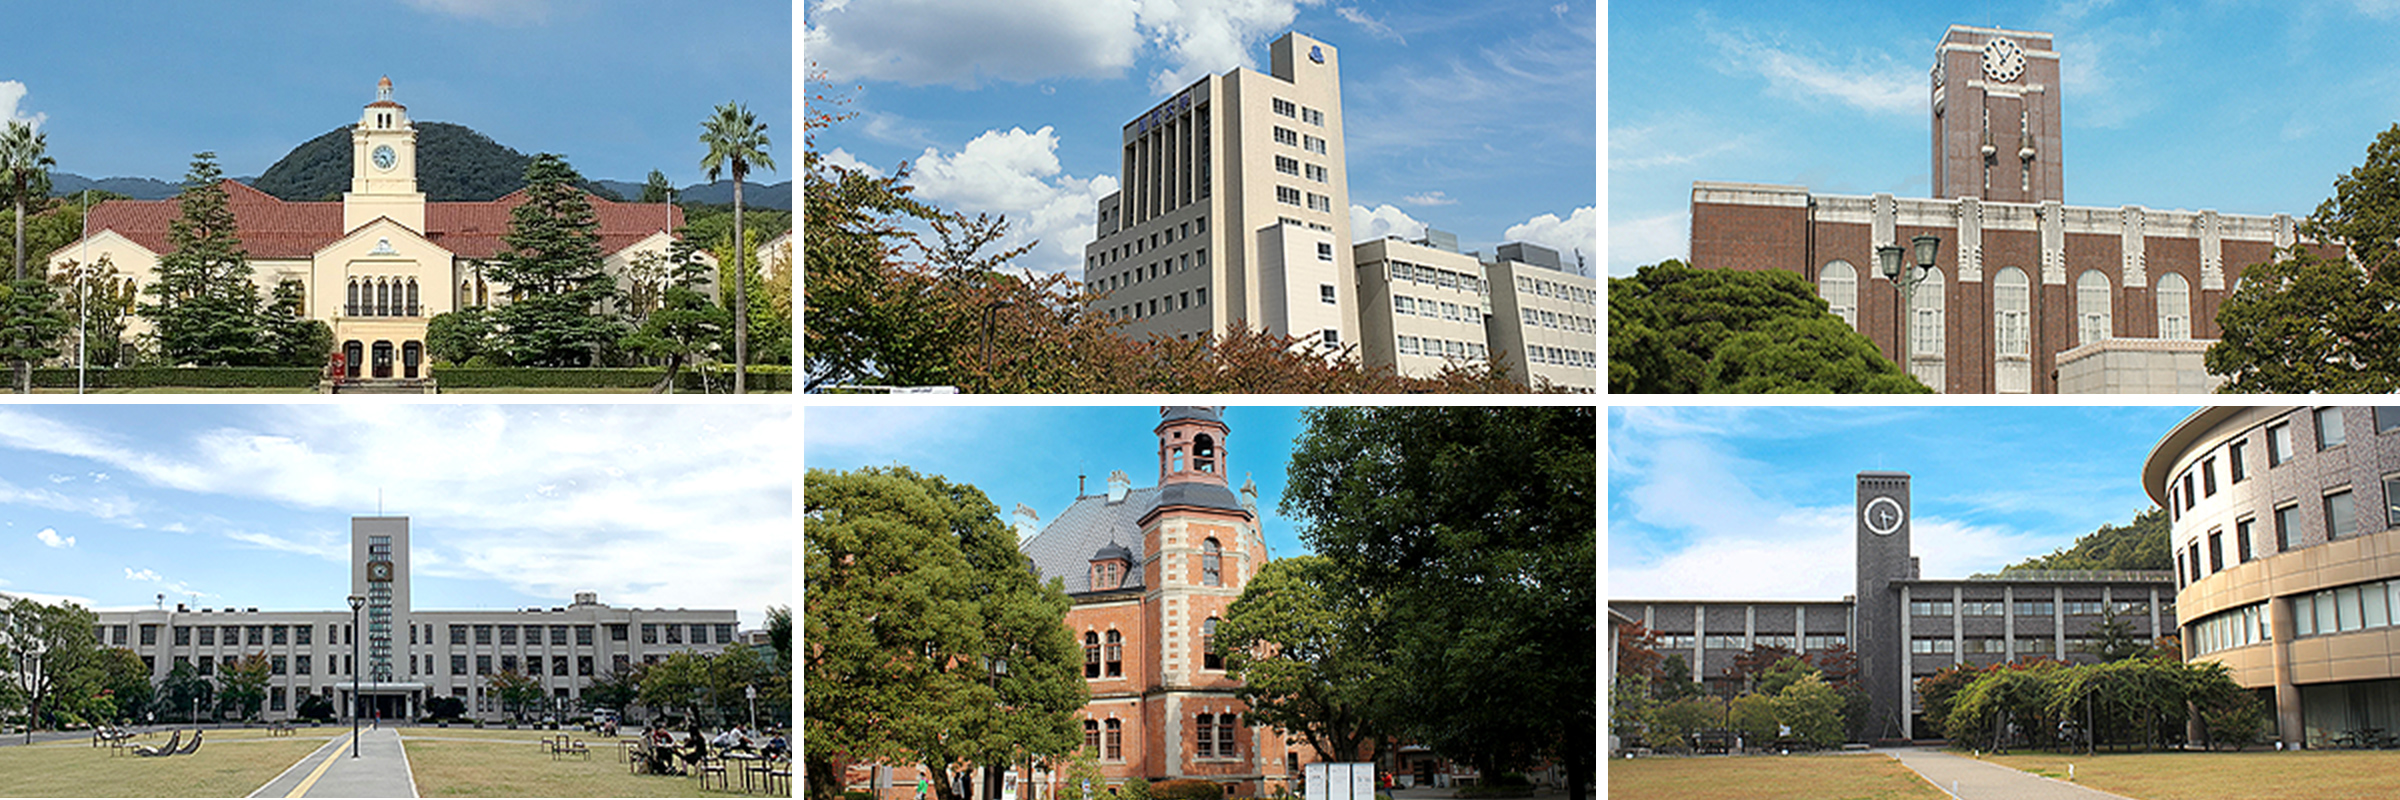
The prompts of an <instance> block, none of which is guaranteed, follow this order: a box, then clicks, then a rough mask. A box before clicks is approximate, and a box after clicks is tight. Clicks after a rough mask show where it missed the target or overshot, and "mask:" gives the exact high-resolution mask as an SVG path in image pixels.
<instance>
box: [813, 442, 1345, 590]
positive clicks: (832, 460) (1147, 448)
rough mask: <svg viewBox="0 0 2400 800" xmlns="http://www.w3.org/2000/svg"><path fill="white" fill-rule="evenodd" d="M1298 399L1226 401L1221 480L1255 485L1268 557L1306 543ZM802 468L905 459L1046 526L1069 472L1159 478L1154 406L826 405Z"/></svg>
mask: <svg viewBox="0 0 2400 800" xmlns="http://www.w3.org/2000/svg"><path fill="white" fill-rule="evenodd" d="M1300 411H1301V409H1298V408H1289V407H1264V408H1261V407H1248V406H1236V407H1232V408H1227V409H1226V410H1225V426H1226V429H1227V434H1226V439H1225V445H1224V447H1225V455H1226V459H1227V461H1226V464H1227V470H1226V472H1225V477H1226V478H1228V479H1230V480H1231V482H1232V485H1233V486H1234V487H1235V488H1237V489H1238V488H1240V487H1241V485H1242V480H1243V478H1245V477H1247V478H1249V479H1251V480H1255V481H1257V482H1258V511H1259V516H1260V519H1259V528H1260V530H1261V531H1262V532H1263V533H1264V534H1265V535H1266V539H1267V548H1268V550H1269V555H1270V556H1271V557H1275V558H1281V557H1284V556H1294V555H1300V554H1303V553H1307V552H1309V550H1308V548H1307V546H1306V545H1304V544H1302V543H1301V542H1300V537H1299V532H1298V531H1297V530H1295V529H1294V528H1293V525H1292V523H1291V522H1290V521H1289V520H1286V519H1284V518H1283V517H1282V515H1281V514H1279V513H1277V511H1276V510H1275V507H1276V504H1278V503H1281V502H1283V487H1284V470H1285V469H1286V467H1287V466H1288V465H1289V464H1290V463H1291V450H1292V440H1293V439H1294V438H1296V437H1298V436H1299V435H1300V433H1301V432H1302V431H1303V430H1304V429H1305V427H1304V426H1303V425H1302V423H1301V420H1300ZM806 416H807V419H806V425H805V433H804V434H803V435H804V436H806V437H807V444H806V445H805V450H806V451H807V459H808V468H809V469H826V470H837V471H846V470H854V469H859V468H862V467H889V466H893V465H901V466H906V467H909V468H911V469H914V470H916V471H918V472H920V473H925V474H931V475H944V476H948V477H949V478H950V479H951V480H953V481H957V482H961V483H967V484H972V485H974V486H975V488H977V489H981V490H983V494H984V496H985V497H989V498H991V501H992V505H995V506H998V507H999V508H1000V513H1001V515H1002V518H1003V520H1006V519H1007V518H1008V517H1009V515H1011V514H1014V513H1015V511H1016V508H1017V504H1019V503H1023V504H1025V505H1026V506H1028V507H1030V508H1032V509H1033V510H1034V512H1035V513H1037V514H1039V515H1041V519H1042V522H1043V524H1048V523H1049V521H1050V520H1054V519H1057V518H1058V515H1059V513H1060V512H1062V511H1065V510H1066V509H1067V506H1069V505H1073V504H1074V502H1075V476H1076V475H1078V474H1081V475H1086V476H1089V477H1088V478H1087V479H1086V485H1087V488H1086V490H1085V491H1088V492H1090V493H1092V494H1100V493H1103V492H1106V491H1107V490H1108V473H1109V472H1111V471H1113V470H1124V471H1125V475H1126V476H1127V477H1129V478H1131V479H1132V480H1133V485H1134V488H1137V489H1138V488H1142V487H1146V486H1156V485H1158V437H1157V436H1156V435H1155V434H1152V433H1151V430H1152V429H1153V428H1156V427H1158V407H1157V406H1093V407H1072V406H888V405H878V406H866V405H845V406H822V405H812V406H810V407H809V408H808V409H807V411H806Z"/></svg>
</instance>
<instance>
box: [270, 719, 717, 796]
mask: <svg viewBox="0 0 2400 800" xmlns="http://www.w3.org/2000/svg"><path fill="white" fill-rule="evenodd" d="M569 733H571V734H572V733H573V732H569ZM544 735H547V733H546V732H544V731H511V730H505V729H502V730H493V729H489V728H486V729H484V730H480V731H479V730H475V729H473V728H467V729H464V730H461V729H458V728H408V729H404V730H403V731H402V732H401V734H400V741H401V743H402V744H403V745H404V746H405V747H406V748H407V749H408V764H409V768H410V769H412V770H413V771H415V773H416V777H417V792H418V793H419V794H422V795H424V796H426V797H738V796H741V792H740V791H739V790H740V787H741V785H742V779H741V776H739V775H736V776H733V786H734V787H735V791H734V792H732V793H731V794H728V793H726V792H721V791H718V790H716V789H713V788H712V789H709V790H707V791H702V790H701V789H700V784H699V782H698V781H695V780H693V779H691V778H683V777H675V776H671V775H634V774H631V773H630V772H629V771H628V770H627V769H626V766H625V764H623V763H621V762H619V761H617V748H616V745H615V744H614V743H613V740H607V739H599V738H596V737H595V738H586V737H584V736H582V735H580V734H574V735H575V738H578V739H583V740H584V741H586V742H588V743H590V746H591V749H592V757H591V760H589V761H586V760H583V759H580V758H577V759H565V760H555V761H554V760H552V759H551V758H550V754H549V753H548V752H547V751H545V750H543V749H541V748H540V747H539V746H537V745H535V744H534V741H535V740H537V739H540V738H542V736H544ZM457 739H473V740H476V741H449V740H457ZM253 788H255V787H253ZM244 791H247V790H244Z"/></svg>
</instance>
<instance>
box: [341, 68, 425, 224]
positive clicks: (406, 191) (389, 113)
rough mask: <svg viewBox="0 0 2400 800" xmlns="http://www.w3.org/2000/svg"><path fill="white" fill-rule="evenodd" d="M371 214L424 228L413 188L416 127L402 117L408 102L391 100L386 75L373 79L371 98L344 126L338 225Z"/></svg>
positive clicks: (364, 220) (370, 217)
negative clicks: (344, 179) (344, 170)
mask: <svg viewBox="0 0 2400 800" xmlns="http://www.w3.org/2000/svg"><path fill="white" fill-rule="evenodd" d="M376 217H390V218H391V219H392V221H394V222H398V223H400V224H401V225H404V226H407V227H408V229H409V230H412V231H417V232H420V233H422V232H423V231H424V230H425V195H424V193H422V192H419V191H417V128H416V126H415V125H412V124H410V123H409V121H408V107H407V106H404V105H401V104H399V103H398V102H396V101H394V100H393V99H392V79H391V78H390V77H385V78H384V79H383V80H381V81H377V82H376V84H375V102H372V103H368V104H367V107H366V110H365V112H363V113H361V114H360V115H359V118H358V126H357V127H354V128H351V129H350V191H349V192H348V193H347V194H344V195H342V230H344V231H351V230H356V229H357V228H358V226H360V225H364V224H366V223H368V222H371V221H374V219H375V218H376Z"/></svg>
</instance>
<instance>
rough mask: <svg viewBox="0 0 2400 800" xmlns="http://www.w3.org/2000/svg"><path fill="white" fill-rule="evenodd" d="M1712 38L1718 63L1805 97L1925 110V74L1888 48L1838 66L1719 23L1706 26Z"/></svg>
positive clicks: (1881, 109)
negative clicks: (1754, 74)
mask: <svg viewBox="0 0 2400 800" xmlns="http://www.w3.org/2000/svg"><path fill="white" fill-rule="evenodd" d="M1704 27H1705V28H1706V29H1707V30H1708V34H1707V36H1708V41H1709V43H1710V44H1712V45H1715V46H1716V48H1717V49H1718V51H1720V52H1721V53H1722V54H1723V57H1722V58H1719V59H1717V60H1716V62H1717V63H1718V64H1720V65H1729V67H1730V68H1731V69H1735V70H1739V71H1743V72H1755V73H1757V74H1759V75H1760V76H1761V77H1764V78H1766V79H1767V84H1768V85H1769V86H1771V87H1773V88H1774V89H1775V90H1776V91H1779V92H1782V93H1784V94H1786V95H1790V96H1793V97H1797V98H1800V99H1803V100H1831V101H1834V102H1837V103H1841V104H1843V105H1848V106H1851V107H1854V108H1858V109H1861V110H1865V111H1870V112H1874V113H1879V114H1921V113H1924V111H1925V103H1926V100H1925V95H1924V89H1923V84H1924V81H1925V76H1924V74H1923V70H1922V69H1920V68H1918V67H1913V66H1909V65H1906V64H1902V63H1900V62H1899V61H1897V60H1895V59H1893V58H1892V57H1891V56H1890V55H1889V54H1888V53H1885V54H1878V55H1876V56H1873V57H1869V58H1865V59H1861V60H1859V61H1855V62H1853V63H1851V64H1848V65H1835V64H1828V63H1826V62H1823V61H1820V60H1817V59H1816V58H1813V57H1810V56H1806V55H1801V54H1799V53H1797V52H1793V51H1792V50H1791V49H1789V48H1785V47H1782V46H1779V45H1777V44H1770V43H1766V42H1761V41H1758V40H1757V39H1755V38H1752V37H1750V36H1749V35H1748V34H1746V33H1739V34H1737V33H1735V32H1733V31H1731V30H1729V29H1727V28H1725V27H1723V26H1721V25H1708V26H1704Z"/></svg>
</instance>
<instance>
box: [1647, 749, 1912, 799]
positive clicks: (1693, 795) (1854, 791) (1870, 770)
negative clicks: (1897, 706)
mask: <svg viewBox="0 0 2400 800" xmlns="http://www.w3.org/2000/svg"><path fill="white" fill-rule="evenodd" d="M1608 797H1609V800H1636V799H1640V798H1660V800H1944V798H1947V797H1948V795H1946V794H1943V793H1942V791H1941V790H1939V789H1936V788H1933V785H1932V784H1929V783H1926V782H1925V779H1924V778H1921V777H1918V776H1917V773H1915V772H1913V771H1910V770H1909V768H1907V767H1903V766H1900V762H1898V761H1894V760H1892V758H1891V757H1890V756H1886V755H1880V754H1825V755H1811V756H1723V757H1717V756H1710V757H1695V758H1634V759H1624V758H1620V759H1612V760H1610V761H1609V762H1608Z"/></svg>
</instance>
